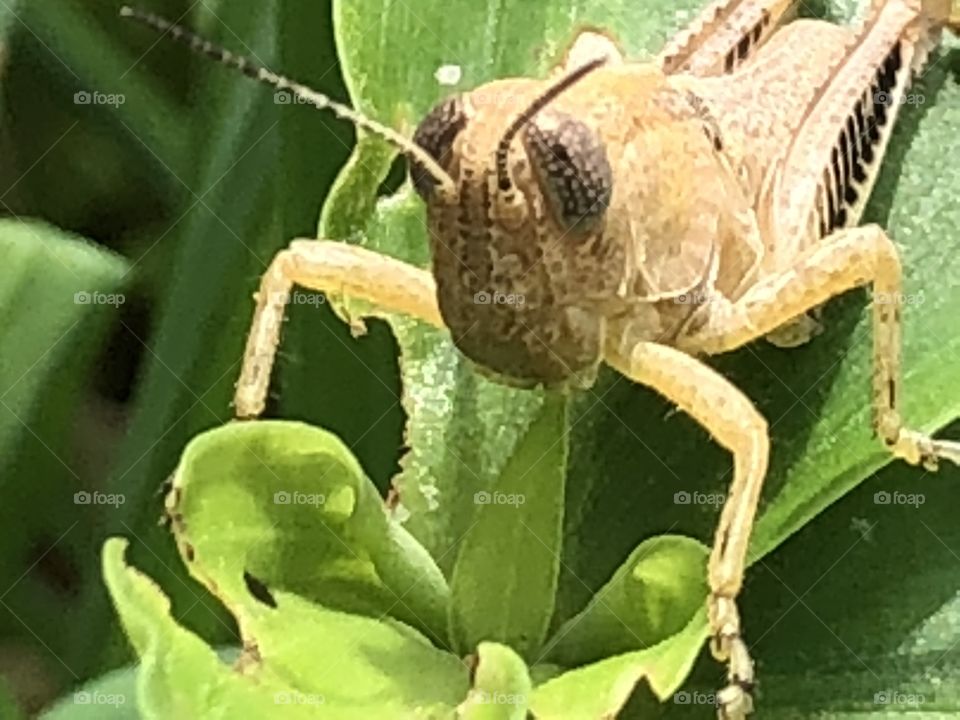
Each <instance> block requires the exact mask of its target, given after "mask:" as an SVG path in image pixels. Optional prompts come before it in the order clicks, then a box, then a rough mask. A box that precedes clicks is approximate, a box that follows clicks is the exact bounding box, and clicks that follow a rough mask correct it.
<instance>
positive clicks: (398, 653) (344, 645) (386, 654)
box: [103, 539, 468, 720]
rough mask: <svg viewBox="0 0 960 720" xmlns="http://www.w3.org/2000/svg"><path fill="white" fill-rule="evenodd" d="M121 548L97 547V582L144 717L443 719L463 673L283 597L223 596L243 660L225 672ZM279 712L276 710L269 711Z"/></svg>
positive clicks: (380, 631)
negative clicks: (100, 576)
mask: <svg viewBox="0 0 960 720" xmlns="http://www.w3.org/2000/svg"><path fill="white" fill-rule="evenodd" d="M125 547H126V541H123V540H120V539H113V540H110V541H109V542H108V543H107V545H106V546H105V547H104V554H103V562H104V575H105V578H106V581H107V585H108V587H109V589H110V592H111V595H112V596H113V599H114V603H115V604H116V608H117V611H118V612H119V613H120V616H121V620H122V622H123V626H124V628H125V630H126V632H127V634H128V637H129V638H130V641H131V642H132V644H133V645H134V647H135V649H136V650H137V654H138V655H140V657H141V658H142V665H141V672H140V678H139V686H138V692H139V696H140V698H141V703H142V705H141V707H142V709H143V712H144V714H145V716H146V717H147V718H169V717H204V718H208V717H209V718H213V717H223V718H226V717H244V718H250V719H251V720H259V719H260V718H263V719H264V720H267V719H272V718H275V717H277V716H278V715H279V714H280V713H281V712H282V717H284V718H291V719H295V718H310V717H316V713H317V711H318V706H322V707H323V714H324V717H330V718H332V719H333V720H341V719H343V720H353V719H359V718H363V717H397V718H401V717H413V716H416V717H423V718H440V717H450V715H451V713H452V708H453V706H454V704H455V703H456V702H458V701H459V700H460V699H461V698H463V697H464V696H465V694H466V692H467V689H468V688H467V680H468V678H467V672H466V669H465V668H464V667H463V666H462V664H461V663H460V661H459V660H458V659H457V658H455V657H454V656H452V655H448V654H446V653H443V652H442V651H439V650H436V649H434V648H433V647H432V646H431V645H430V644H429V642H427V641H426V640H425V639H424V638H423V637H422V636H419V635H418V634H417V633H415V632H414V631H412V630H410V629H409V628H406V627H404V626H402V625H400V624H398V623H394V622H390V621H385V622H379V621H376V620H372V619H369V618H364V617H360V616H351V615H347V614H344V613H339V612H335V611H331V610H327V609H324V608H320V607H318V606H315V605H312V604H310V603H309V602H307V601H306V600H304V599H303V598H301V597H299V596H296V595H292V594H289V593H286V592H282V591H281V592H276V593H275V594H274V595H273V600H274V604H275V606H276V607H270V606H267V605H264V604H261V603H260V602H259V601H257V600H255V599H254V598H253V597H252V596H250V595H247V596H246V597H245V598H233V599H234V600H235V601H236V602H237V605H236V607H234V610H235V611H236V612H237V613H238V615H240V616H241V617H242V618H243V621H242V622H241V626H242V628H243V630H244V636H245V647H246V648H247V652H246V653H245V654H244V655H242V656H241V657H240V659H239V660H238V661H237V663H236V664H235V665H234V666H233V667H230V666H228V665H227V664H225V663H223V662H222V661H221V659H220V658H219V657H218V656H217V654H216V653H215V652H214V651H213V650H212V649H211V648H209V647H208V646H207V645H205V644H204V643H203V642H202V641H201V640H200V639H199V638H198V637H197V636H195V635H193V634H192V633H190V632H188V631H187V630H185V629H184V628H182V627H180V626H179V625H177V624H176V623H175V622H174V621H173V619H172V618H171V617H170V616H169V601H168V600H167V598H166V596H164V595H163V594H162V593H161V592H160V591H159V589H158V588H157V587H156V586H155V585H154V584H153V582H152V581H150V580H149V579H148V578H147V577H146V576H144V575H142V574H140V573H139V572H137V571H136V570H133V569H132V568H129V567H126V566H125V565H124V560H123V554H124V550H125ZM280 705H283V706H285V707H283V709H282V711H281V710H280V709H279V708H278V706H280Z"/></svg>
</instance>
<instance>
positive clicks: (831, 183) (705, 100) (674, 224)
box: [122, 0, 960, 719]
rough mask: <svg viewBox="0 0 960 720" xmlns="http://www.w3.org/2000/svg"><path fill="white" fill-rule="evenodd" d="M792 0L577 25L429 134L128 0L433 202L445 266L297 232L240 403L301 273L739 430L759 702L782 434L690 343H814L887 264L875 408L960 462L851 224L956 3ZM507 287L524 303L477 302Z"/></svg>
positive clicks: (726, 623)
mask: <svg viewBox="0 0 960 720" xmlns="http://www.w3.org/2000/svg"><path fill="white" fill-rule="evenodd" d="M794 10H795V7H794V3H793V2H789V1H788V0H714V1H713V2H711V3H710V4H709V5H708V6H707V7H706V8H705V9H704V10H703V11H702V12H701V13H700V14H699V15H698V16H697V17H696V18H695V19H694V20H693V21H692V22H691V23H690V24H689V26H688V27H687V28H686V29H684V30H683V31H681V32H680V33H679V34H677V35H676V36H675V37H674V38H673V39H672V40H671V41H670V42H668V43H667V45H666V47H665V48H664V49H663V51H662V52H661V53H660V54H659V56H657V57H656V59H655V61H653V62H648V63H634V62H629V61H627V60H626V59H625V58H624V57H623V56H622V54H621V53H620V52H619V50H618V49H617V46H616V44H615V43H614V42H613V41H612V40H610V39H609V38H607V37H605V36H603V35H601V34H599V33H596V32H584V33H582V34H580V35H579V36H578V37H577V38H576V40H575V41H574V42H573V43H572V45H571V47H570V49H569V50H568V51H567V54H566V56H565V58H564V60H563V61H562V63H561V64H560V65H559V67H558V68H557V70H556V72H555V73H554V75H553V76H552V77H549V78H546V79H534V78H507V79H502V80H497V81H494V82H491V83H488V84H486V85H484V86H482V87H480V88H478V89H476V90H474V91H472V92H465V93H461V94H458V95H455V96H453V97H450V98H448V99H446V100H444V101H442V102H441V103H440V104H438V105H437V106H436V107H435V108H434V109H433V110H432V111H431V112H429V114H427V116H426V117H425V118H424V119H423V121H422V122H421V123H420V125H419V127H418V128H417V130H416V133H415V134H414V136H413V138H412V139H407V138H406V137H404V136H402V135H401V134H399V133H398V132H396V131H394V130H392V129H390V128H387V127H384V126H382V125H380V124H379V123H376V122H375V121H373V120H371V119H369V118H366V117H363V116H362V115H360V114H359V113H357V112H355V111H353V110H351V109H350V108H348V107H345V106H343V105H339V104H337V103H335V102H333V101H331V100H330V99H329V98H327V97H325V96H323V95H321V94H319V93H317V92H315V91H313V90H311V89H310V88H308V87H305V86H303V85H301V84H299V83H296V82H294V81H292V80H290V79H288V78H285V77H282V76H279V75H277V74H275V73H273V72H271V71H269V70H267V69H266V68H263V67H260V66H257V65H254V64H253V63H251V62H250V61H248V60H247V59H245V58H242V57H239V56H237V55H234V54H232V53H230V52H229V51H227V50H224V49H222V48H220V47H218V46H216V45H213V44H212V43H210V42H208V41H206V40H204V39H202V38H199V37H197V36H196V35H194V34H192V33H191V32H189V31H188V30H185V29H183V28H181V27H178V26H176V25H174V24H171V23H169V22H168V21H166V20H163V19H161V18H158V17H156V16H153V15H151V14H148V13H142V12H139V11H135V10H131V9H128V8H124V10H123V11H122V14H124V15H127V16H131V17H134V18H137V19H139V20H141V21H143V22H145V23H147V24H148V25H151V26H153V27H154V28H155V29H157V30H160V31H162V32H164V33H170V34H171V36H172V37H173V38H175V39H178V40H181V41H183V42H185V43H187V44H188V45H190V46H191V47H192V48H193V49H194V50H196V51H198V52H200V53H202V54H205V55H208V56H211V57H213V58H215V59H216V60H218V61H220V62H222V63H225V64H227V65H231V66H233V67H234V68H236V69H238V70H240V71H242V72H243V73H245V74H246V75H248V76H250V77H252V78H254V79H256V80H259V81H261V82H264V83H267V84H269V85H271V86H273V87H275V88H279V89H282V90H288V91H290V92H293V93H295V94H296V95H298V96H299V97H300V98H301V99H302V100H304V101H306V102H309V103H312V104H314V105H316V106H317V107H319V108H326V109H330V110H332V111H333V112H334V113H336V114H338V115H339V116H341V117H343V118H346V119H348V120H350V121H351V122H353V123H354V124H355V125H357V126H358V127H359V128H362V129H363V130H366V131H369V132H372V133H375V134H377V135H380V136H381V137H383V138H385V139H386V140H387V141H389V142H391V143H393V144H394V145H395V146H396V147H398V148H399V149H400V150H401V151H402V152H404V153H405V154H406V155H407V157H408V159H409V162H410V176H411V181H412V184H413V188H414V189H415V191H416V192H417V193H418V194H419V195H420V197H421V198H422V199H423V202H424V204H425V206H426V215H427V225H428V229H429V243H430V248H431V251H432V258H433V261H432V272H431V271H427V270H423V269H421V268H418V267H413V266H411V265H408V264H405V263H403V262H400V261H398V260H395V259H391V258H389V257H385V256H383V255H380V254H378V253H375V252H371V251H369V250H365V249H363V248H360V247H356V246H352V245H348V244H344V243H339V242H333V241H329V240H320V241H317V240H295V241H293V242H292V243H291V244H290V246H289V247H288V248H287V249H285V250H283V251H281V252H280V253H279V254H278V255H277V256H276V257H275V258H274V259H273V261H272V262H271V264H270V266H269V268H268V270H267V272H266V273H265V275H264V276H263V278H262V280H261V283H260V289H259V292H258V294H257V302H256V309H255V311H254V316H253V323H252V327H251V330H250V335H249V338H248V340H247V346H246V351H245V355H244V358H243V367H242V371H241V373H240V378H239V381H238V383H237V386H236V395H235V406H236V414H237V416H238V417H239V418H253V417H256V416H257V415H259V414H260V413H261V412H262V411H263V409H264V403H265V398H266V395H267V392H268V387H269V381H270V374H271V369H272V367H273V363H274V358H275V356H276V353H277V349H278V345H279V342H280V329H281V325H282V322H283V318H284V310H285V304H286V302H287V298H288V297H289V293H290V292H291V290H292V289H293V287H294V286H295V285H300V286H303V287H306V288H310V289H313V290H317V291H321V292H333V293H339V294H343V295H345V296H349V297H355V298H359V299H362V300H365V301H367V302H370V303H373V304H374V305H376V306H379V307H380V308H382V309H384V310H388V311H390V312H394V313H404V314H407V315H410V316H412V317H414V318H417V319H419V320H421V321H423V322H425V323H427V324H429V325H432V326H435V327H437V328H447V329H449V331H450V335H451V338H452V340H453V342H454V344H455V345H456V346H457V347H458V348H459V350H460V351H461V352H462V353H463V354H464V355H465V356H466V357H467V358H468V359H470V360H471V361H473V363H475V365H476V367H477V368H478V369H479V370H480V371H482V372H484V373H486V374H488V375H491V376H492V377H494V378H496V379H498V380H500V381H502V382H506V383H510V384H514V385H519V386H547V387H551V388H558V389H563V390H569V389H573V388H577V387H588V386H589V385H590V384H591V383H592V382H593V380H594V377H595V375H596V371H597V368H598V366H599V365H600V364H601V363H607V364H608V365H610V366H611V367H613V368H614V369H615V370H617V371H619V372H620V373H622V374H623V375H624V376H626V377H627V378H629V379H630V380H633V381H634V382H637V383H640V384H642V385H646V386H649V387H651V388H653V389H655V390H656V391H657V392H659V393H661V394H662V395H664V396H665V397H666V398H667V399H669V400H670V401H672V402H673V403H674V404H676V405H677V406H678V407H680V408H681V409H682V410H684V411H685V412H686V413H688V414H689V415H691V416H692V417H693V418H695V419H696V420H697V421H698V422H699V423H701V424H702V425H703V426H704V427H705V428H706V429H707V430H708V431H709V432H710V433H711V435H712V436H713V437H714V439H715V440H716V441H717V442H718V443H720V444H721V445H722V446H724V447H725V448H726V449H728V450H729V451H730V452H731V454H732V455H733V466H734V477H733V480H732V483H731V486H730V492H729V496H728V500H727V502H726V505H725V506H724V508H723V511H722V513H721V516H720V520H719V524H718V528H717V532H716V538H715V542H714V547H713V550H712V553H711V557H710V561H709V566H708V582H709V587H710V596H709V599H708V616H709V623H710V627H711V631H712V638H713V639H712V642H711V649H712V652H713V654H714V656H715V657H716V658H717V659H718V660H719V661H721V662H724V663H726V664H727V675H728V685H727V686H726V687H725V688H723V689H722V690H721V691H720V693H718V696H717V701H718V714H719V717H720V718H727V719H740V718H744V717H745V716H746V715H747V714H749V713H750V712H751V711H752V705H753V703H752V698H751V688H752V686H753V684H754V668H753V662H752V660H751V658H750V655H749V652H748V650H747V647H746V644H745V642H744V640H743V637H742V634H741V622H740V617H739V612H738V610H737V604H736V599H737V595H738V593H739V591H740V588H741V585H742V581H743V574H744V566H745V561H746V556H747V547H748V541H749V539H750V532H751V528H752V524H753V521H754V516H755V513H756V510H757V505H758V501H759V498H760V491H761V487H762V485H763V480H764V475H765V473H766V470H767V460H768V452H769V440H768V433H767V424H766V421H765V420H764V418H763V417H762V416H761V415H760V413H759V412H758V411H757V410H756V409H755V408H754V406H753V404H752V403H751V402H750V400H749V399H748V398H747V397H746V396H745V395H744V394H743V393H742V392H740V391H739V390H738V389H737V388H736V387H734V386H733V385H732V384H731V383H730V382H729V381H727V380H726V379H725V378H724V377H722V376H721V375H720V374H718V373H717V372H716V371H714V370H713V369H711V368H710V367H708V366H707V365H705V364H704V363H702V362H701V361H700V360H699V359H697V358H698V356H702V355H713V354H717V353H723V352H727V351H729V350H733V349H735V348H738V347H740V346H742V345H744V344H746V343H749V342H751V341H753V340H756V339H759V338H764V337H766V338H767V339H769V340H770V341H772V342H774V343H777V344H781V345H792V344H797V343H798V342H802V341H805V340H808V339H809V338H810V335H811V332H810V326H809V323H808V318H809V316H808V313H809V312H811V311H814V310H816V309H817V308H818V307H819V306H820V305H822V304H823V303H824V302H826V301H827V300H828V299H829V298H831V297H832V296H835V295H838V294H840V293H842V292H845V291H847V290H849V289H851V288H854V287H857V286H861V285H867V284H869V285H872V286H873V302H872V315H873V329H874V333H873V337H874V340H873V343H874V344H873V364H874V375H873V409H874V431H875V433H876V434H877V435H878V436H879V438H880V439H881V440H882V442H883V443H884V444H885V446H886V447H887V448H888V449H889V451H890V452H892V453H893V454H894V455H895V456H896V457H898V458H901V459H903V460H905V461H907V462H909V463H911V464H914V465H918V464H923V465H924V466H926V467H928V468H935V467H936V465H937V461H938V460H939V459H946V460H949V461H951V462H954V463H958V464H960V443H958V442H951V441H944V440H934V439H932V438H930V437H928V436H926V435H924V434H921V433H919V432H915V431H913V430H910V429H908V428H907V427H905V425H904V423H903V420H902V419H901V417H900V413H899V407H900V405H901V403H902V399H903V393H902V390H901V387H900V375H901V369H900V365H901V362H900V346H901V339H900V333H901V304H902V294H901V284H902V280H901V275H902V273H901V264H900V259H899V254H898V251H897V248H896V246H895V245H894V243H893V242H892V241H891V239H890V238H889V237H888V236H887V235H886V233H885V232H884V230H883V229H882V228H880V227H878V226H876V225H866V226H858V223H859V220H860V218H861V215H862V213H863V210H864V206H865V204H866V201H867V199H868V198H869V195H870V192H871V190H872V188H873V185H874V183H875V181H876V179H877V176H878V171H879V167H880V164H881V160H882V158H883V155H884V152H885V150H886V148H887V144H888V142H889V139H890V135H891V129H892V126H893V124H894V121H895V119H896V117H897V113H898V110H899V108H900V106H901V104H902V100H903V98H904V96H905V93H906V91H907V88H908V87H909V84H910V82H911V79H912V78H913V77H914V76H916V75H917V74H918V73H919V72H921V71H922V69H923V68H924V66H925V64H926V63H927V62H928V59H929V56H930V53H931V51H932V50H933V49H934V47H935V46H936V44H937V43H938V41H939V39H940V37H941V35H942V32H943V30H944V29H945V28H952V29H954V30H956V29H957V28H958V27H960V9H958V8H957V7H955V6H954V5H953V4H952V3H951V0H872V1H871V3H870V6H869V9H868V12H867V14H866V18H865V20H864V21H863V22H862V23H860V24H859V25H858V26H857V27H851V28H848V27H840V26H836V25H833V24H830V23H826V22H823V21H819V20H803V19H798V20H797V19H794V14H795V13H794ZM480 98H482V101H480ZM491 98H494V99H496V98H500V99H502V101H500V102H497V101H496V100H495V101H493V102H491V101H490V99H491ZM516 108H521V110H520V111H519V112H516V111H515V110H516ZM498 293H499V294H505V295H515V296H521V297H523V298H524V302H523V303H489V302H488V303H483V302H480V303H478V302H477V301H476V298H477V297H478V296H484V295H486V296H487V297H490V296H494V295H496V294H498Z"/></svg>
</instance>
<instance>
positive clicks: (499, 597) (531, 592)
mask: <svg viewBox="0 0 960 720" xmlns="http://www.w3.org/2000/svg"><path fill="white" fill-rule="evenodd" d="M566 409H567V398H566V397H565V396H563V395H559V394H556V395H552V396H549V397H547V399H546V400H545V402H544V404H543V408H542V410H541V412H540V416H539V417H538V418H537V419H536V420H534V422H533V423H532V424H531V425H530V428H529V430H528V431H527V433H526V435H525V436H524V437H523V438H522V439H521V440H520V442H519V443H518V444H517V447H516V449H515V450H514V453H513V455H511V456H510V458H509V459H508V460H507V463H506V465H505V467H504V469H503V473H502V474H501V476H500V479H499V482H498V483H497V484H496V485H494V486H493V487H492V488H491V489H490V490H481V491H479V492H477V493H475V494H474V497H473V502H474V506H475V515H474V520H473V524H472V525H471V526H470V529H469V530H468V531H467V534H466V537H464V539H463V541H462V542H461V544H460V552H459V554H458V556H457V562H456V565H454V568H453V578H452V580H451V586H452V592H453V597H452V602H451V604H450V626H451V630H450V637H451V639H452V640H453V642H454V643H455V645H456V647H457V648H459V649H460V651H461V652H470V651H471V650H472V649H473V648H475V647H477V646H478V645H479V643H480V642H481V641H483V640H493V641H497V642H501V643H503V644H505V645H509V646H510V647H512V648H513V649H514V650H516V651H517V652H518V653H520V655H522V656H524V657H526V658H528V659H534V658H535V657H536V654H537V653H538V652H539V650H540V647H541V646H542V645H543V641H544V639H545V638H546V633H547V628H548V627H549V624H550V618H551V617H552V615H553V600H554V596H555V595H556V590H557V577H558V574H559V570H560V545H561V540H562V537H561V533H562V530H563V498H564V482H565V479H566V477H565V476H566V472H565V471H566V460H567V444H566V441H567V436H566V432H565V429H566V417H567V413H566Z"/></svg>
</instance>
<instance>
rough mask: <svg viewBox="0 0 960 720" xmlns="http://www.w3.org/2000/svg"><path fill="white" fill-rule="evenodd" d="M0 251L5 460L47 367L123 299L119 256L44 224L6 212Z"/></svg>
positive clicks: (0, 223)
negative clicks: (1, 266)
mask: <svg viewBox="0 0 960 720" xmlns="http://www.w3.org/2000/svg"><path fill="white" fill-rule="evenodd" d="M0 257H2V258H3V259H4V272H3V275H2V278H0V320H2V322H0V329H2V330H0V345H2V347H3V348H4V353H3V360H2V362H0V388H2V390H3V392H2V395H0V400H2V405H3V406H4V410H3V412H2V413H0V457H2V458H4V459H5V460H7V459H9V458H10V457H11V456H12V454H13V449H14V448H15V447H16V446H17V444H18V443H19V441H20V440H21V439H22V438H23V436H24V435H25V434H27V433H28V432H29V430H28V429H27V428H28V427H29V425H30V424H31V422H32V421H33V420H35V419H36V418H35V413H36V412H37V411H38V410H39V409H40V408H41V407H42V405H41V400H42V398H43V396H44V392H45V389H46V388H47V386H48V385H49V384H50V383H52V382H56V381H57V377H56V376H55V375H54V373H55V372H56V371H57V370H58V369H60V367H61V366H62V365H63V363H64V361H65V360H67V359H69V358H71V357H73V356H74V354H75V353H76V352H77V349H78V347H82V346H84V345H89V340H85V338H84V333H88V334H92V335H94V338H95V337H96V334H97V332H96V328H97V327H98V326H99V327H102V326H103V325H104V323H105V321H106V320H107V319H108V318H109V317H110V315H111V313H116V309H117V307H118V306H119V305H121V304H123V302H124V301H125V298H124V296H123V294H122V293H119V292H118V288H119V286H120V284H121V278H122V276H123V273H124V271H125V269H126V263H124V262H123V261H122V260H121V259H120V258H119V257H116V256H114V255H111V254H109V253H106V252H103V251H102V250H98V249H97V248H96V247H94V246H93V245H92V244H90V243H89V242H87V241H85V240H83V239H81V238H78V237H76V236H73V235H70V234H69V233H65V232H63V231H61V230H58V229H56V228H54V227H52V226H50V225H47V224H46V223H43V222H38V221H33V220H13V219H2V220H0ZM80 369H81V368H79V367H75V368H74V372H76V371H78V370H80ZM67 372H69V370H67ZM77 374H78V375H79V373H77ZM61 379H63V380H66V379H67V378H66V377H64V376H61ZM71 385H72V383H71Z"/></svg>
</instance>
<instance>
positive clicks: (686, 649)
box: [530, 610, 707, 720]
mask: <svg viewBox="0 0 960 720" xmlns="http://www.w3.org/2000/svg"><path fill="white" fill-rule="evenodd" d="M705 615H706V611H704V610H701V612H700V613H698V614H697V616H696V617H695V618H694V619H693V620H692V621H691V622H690V623H689V624H688V625H687V626H686V627H685V628H684V629H683V630H682V631H681V632H680V633H678V634H676V635H674V636H673V637H671V638H670V639H669V640H666V641H664V642H662V643H660V644H659V645H655V646H653V647H651V648H648V649H646V650H638V651H636V652H632V653H626V654H624V655H616V656H613V657H609V658H607V659H605V660H601V661H600V662H597V663H594V664H592V665H587V666H586V667H582V668H577V669H576V670H570V671H569V672H566V673H564V674H563V675H560V676H559V677H556V678H554V679H552V680H548V681H547V682H546V683H544V684H543V685H541V686H539V687H538V688H537V689H536V690H535V691H534V693H533V700H532V702H531V703H530V707H531V709H532V710H533V713H534V715H535V716H536V717H537V718H538V719H539V720H602V719H603V718H609V717H616V716H617V713H619V712H620V710H621V708H622V707H623V706H624V705H625V704H626V702H627V700H628V699H629V698H630V696H631V694H632V693H633V691H634V688H635V687H636V686H637V684H638V683H640V682H641V681H646V683H647V684H648V685H649V687H650V689H651V690H652V691H653V694H654V695H655V696H656V697H657V698H659V699H660V700H665V699H666V698H667V697H669V696H670V695H672V694H673V693H674V692H675V691H676V689H677V688H678V687H679V686H680V683H682V682H683V681H684V678H686V676H687V674H688V673H689V672H690V667H691V666H692V665H693V661H694V660H695V659H696V657H697V655H699V654H700V649H701V646H702V645H703V642H704V640H705V639H706V638H707V632H706V629H705V625H706V623H705Z"/></svg>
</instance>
